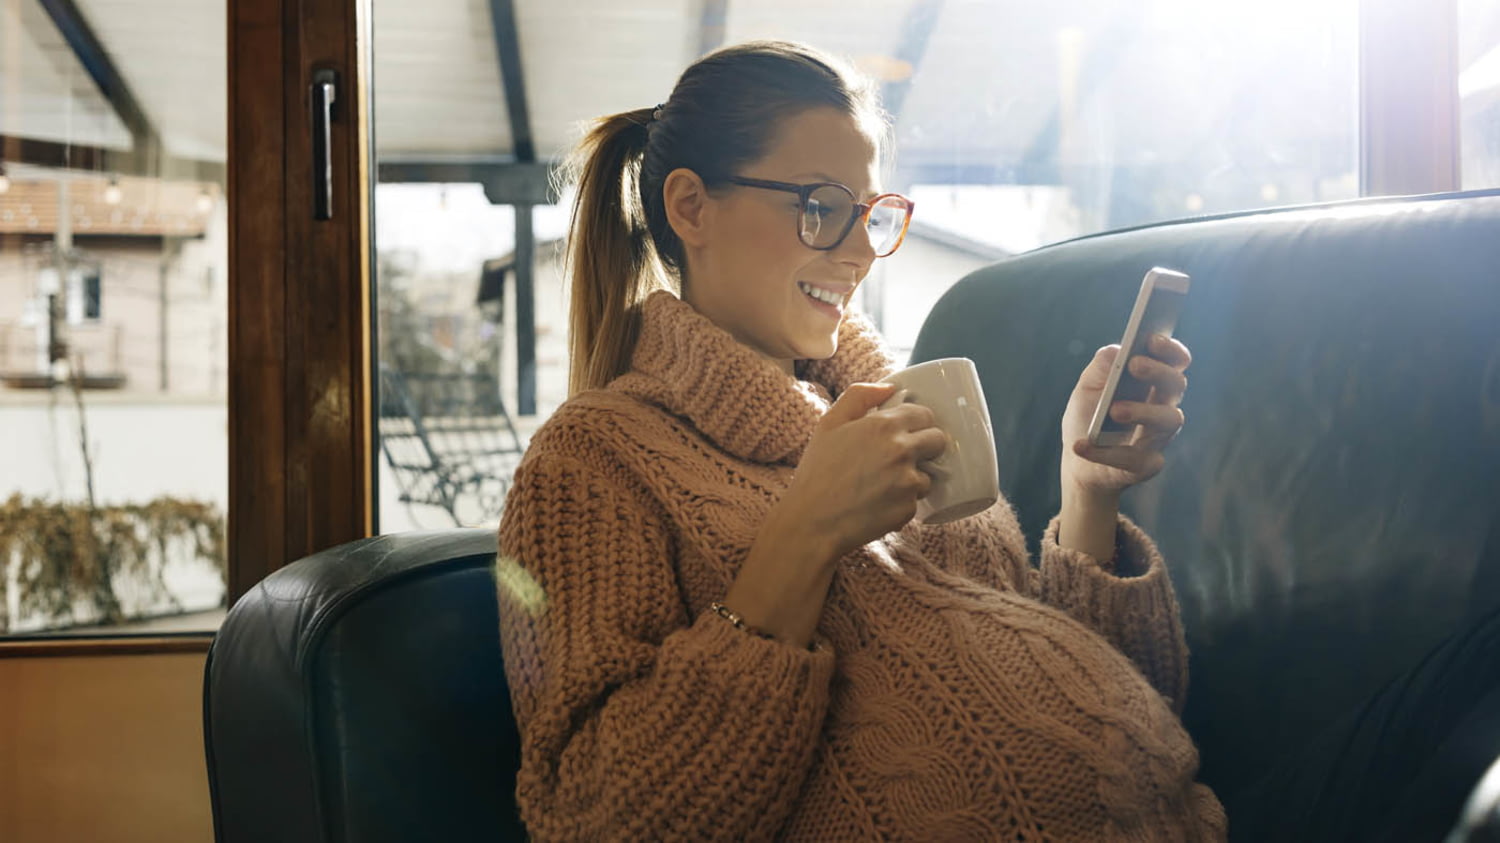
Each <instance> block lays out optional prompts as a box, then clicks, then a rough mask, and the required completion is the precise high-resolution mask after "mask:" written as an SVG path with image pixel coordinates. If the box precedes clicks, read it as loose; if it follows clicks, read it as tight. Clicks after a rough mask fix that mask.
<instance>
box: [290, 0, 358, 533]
mask: <svg viewBox="0 0 1500 843" xmlns="http://www.w3.org/2000/svg"><path fill="white" fill-rule="evenodd" d="M369 13H370V0H298V5H297V7H296V11H295V17H294V18H293V19H292V20H291V21H289V25H288V31H287V35H288V36H290V35H291V34H292V31H293V29H295V32H296V33H297V36H298V37H297V38H296V39H295V40H292V39H291V38H290V37H289V38H288V40H287V41H286V44H287V45H288V47H287V49H286V52H285V53H284V56H285V58H286V62H287V64H286V72H285V74H284V82H285V87H284V88H283V96H284V104H285V109H286V110H285V117H284V125H285V126H286V128H287V134H286V142H285V146H284V149H285V156H286V165H287V166H286V173H287V179H286V214H287V218H286V252H285V254H286V256H287V266H286V281H287V284H286V288H285V295H286V300H285V302H286V337H285V339H286V346H285V348H286V352H285V353H286V360H287V362H288V364H289V365H288V367H287V370H286V380H285V384H286V405H285V407H284V411H285V416H284V424H285V426H286V432H287V439H286V445H287V451H286V463H285V474H286V478H287V485H286V490H287V497H286V507H287V509H286V518H285V524H286V528H285V534H284V540H285V545H284V547H285V558H284V562H290V561H293V560H295V559H299V558H301V557H303V556H306V555H308V554H310V553H313V552H314V551H318V550H323V549H325V548H328V547H333V546H335V545H338V544H342V543H344V542H346V541H351V540H353V539H358V538H364V537H366V536H368V535H370V534H371V530H372V528H373V521H374V517H373V494H372V479H371V470H372V461H371V453H372V449H371V448H370V442H371V429H370V424H371V421H370V416H371V414H370V411H369V399H370V375H369V371H370V368H369V367H370V350H369V333H370V332H369V329H368V325H369V320H370V306H369V300H370V232H369V197H370V175H371V174H370V157H371V156H370V152H369V133H368V129H367V127H366V126H365V121H366V120H367V119H368V114H369V107H368V103H369V100H368V97H369V91H368V84H367V81H368V78H369V74H368V67H369V61H368V51H369V40H368V33H369V26H368V20H369ZM323 68H327V69H331V70H333V71H334V72H335V73H336V74H337V76H338V80H339V82H338V86H339V90H338V99H337V104H336V106H335V111H334V119H333V123H332V147H333V157H332V161H333V179H334V181H333V184H334V197H333V214H332V218H331V219H328V220H324V221H314V220H313V214H312V208H313V197H312V178H311V176H310V175H309V174H310V173H311V171H312V165H313V161H312V145H311V143H310V138H311V136H312V127H311V125H310V118H309V109H308V102H309V99H308V98H309V96H310V95H309V80H311V78H312V75H313V72H314V71H315V70H317V69H323Z"/></svg>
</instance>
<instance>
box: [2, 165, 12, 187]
mask: <svg viewBox="0 0 1500 843" xmlns="http://www.w3.org/2000/svg"><path fill="white" fill-rule="evenodd" d="M7 190H10V176H8V175H6V174H5V168H4V167H0V193H4V192H6V191H7Z"/></svg>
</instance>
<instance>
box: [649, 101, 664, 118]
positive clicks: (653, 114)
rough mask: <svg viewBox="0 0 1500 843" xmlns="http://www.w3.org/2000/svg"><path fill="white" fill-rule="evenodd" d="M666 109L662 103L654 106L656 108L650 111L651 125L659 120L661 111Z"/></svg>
mask: <svg viewBox="0 0 1500 843" xmlns="http://www.w3.org/2000/svg"><path fill="white" fill-rule="evenodd" d="M666 107H667V104H666V103H664V102H662V103H657V104H656V108H654V109H652V111H651V122H652V123H655V122H656V121H658V120H660V119H661V110H662V109H663V108H666Z"/></svg>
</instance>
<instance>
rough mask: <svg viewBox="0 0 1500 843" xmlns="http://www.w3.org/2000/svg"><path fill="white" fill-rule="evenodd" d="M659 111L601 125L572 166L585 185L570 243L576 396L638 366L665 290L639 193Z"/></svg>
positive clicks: (571, 384)
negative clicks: (658, 294)
mask: <svg viewBox="0 0 1500 843" xmlns="http://www.w3.org/2000/svg"><path fill="white" fill-rule="evenodd" d="M651 113H652V109H649V108H642V109H636V110H635V111H626V112H623V113H620V114H616V115H614V116H612V117H605V118H603V119H601V120H599V121H598V122H597V123H595V124H594V126H593V128H592V129H590V130H589V133H588V134H587V135H586V136H585V137H584V139H583V141H582V142H581V143H580V144H579V145H578V148H577V150H576V151H575V152H574V153H573V156H572V158H571V159H570V160H569V162H568V165H567V167H566V168H565V171H566V173H567V174H570V175H571V180H572V181H573V182H574V183H576V184H577V185H578V193H577V198H576V199H575V200H574V204H573V219H572V233H571V236H570V237H569V243H568V266H569V274H570V275H571V279H572V287H573V292H572V300H573V301H572V307H571V317H570V325H569V332H568V344H569V350H570V352H571V353H570V355H569V370H568V393H569V395H577V394H578V393H580V392H582V391H584V390H587V389H598V388H600V387H603V386H604V385H605V384H607V383H609V382H610V381H612V380H614V379H615V378H616V377H618V376H619V375H622V374H624V373H625V372H626V371H627V370H628V369H629V368H630V357H631V355H632V354H633V353H634V351H635V342H636V337H637V336H638V335H639V333H640V319H641V317H640V307H641V303H642V302H643V301H645V299H646V296H647V295H648V294H650V293H651V292H652V291H653V290H655V289H657V288H659V287H661V286H663V284H662V279H661V275H660V273H658V272H657V271H656V269H655V265H654V262H653V257H652V255H653V250H652V247H651V242H650V241H651V238H650V236H649V235H648V233H647V229H646V220H645V214H644V212H643V210H642V208H641V201H640V189H639V179H640V170H641V156H642V154H643V153H644V152H645V149H646V137H647V132H648V129H647V125H648V123H649V122H650V120H651Z"/></svg>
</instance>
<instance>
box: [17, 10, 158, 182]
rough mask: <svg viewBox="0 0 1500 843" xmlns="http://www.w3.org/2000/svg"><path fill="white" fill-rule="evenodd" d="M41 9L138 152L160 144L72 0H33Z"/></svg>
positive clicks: (145, 151) (110, 59)
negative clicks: (65, 42) (111, 109)
mask: <svg viewBox="0 0 1500 843" xmlns="http://www.w3.org/2000/svg"><path fill="white" fill-rule="evenodd" d="M37 2H38V3H40V4H41V7H42V9H43V10H45V11H46V12H47V15H48V16H49V17H51V18H52V23H53V25H54V26H56V27H57V31H58V33H59V34H60V35H62V37H63V40H64V41H67V42H68V46H69V47H71V48H72V49H73V54H74V55H75V56H77V57H78V61H79V63H80V64H82V65H83V69H84V70H85V71H87V72H88V74H89V77H90V78H92V79H93V80H94V84H95V85H96V86H98V88H99V92H100V93H101V94H103V95H104V99H105V100H106V101H108V102H109V104H110V106H111V107H112V108H114V110H115V113H116V114H118V115H119V116H120V122H122V123H124V124H125V128H126V129H128V130H129V131H130V137H131V140H132V142H133V145H134V147H135V149H136V150H137V153H138V154H142V155H148V154H150V152H149V151H150V150H157V149H160V148H161V137H160V135H158V134H157V132H156V127H155V126H153V125H152V124H151V119H150V118H149V117H147V116H146V112H145V109H143V108H141V104H140V101H139V100H137V99H136V98H135V94H133V93H132V92H131V90H130V86H129V85H127V84H126V83H125V77H124V76H122V75H121V74H120V69H119V68H118V67H116V66H115V62H114V59H112V58H110V56H109V53H108V52H107V51H106V50H105V49H104V45H103V44H102V43H100V41H99V37H98V36H97V35H95V34H94V30H93V27H91V26H89V23H88V21H87V20H85V19H84V17H83V13H82V12H81V11H79V9H78V5H77V4H76V3H74V2H73V0H37Z"/></svg>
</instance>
